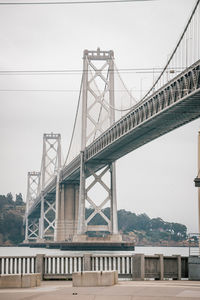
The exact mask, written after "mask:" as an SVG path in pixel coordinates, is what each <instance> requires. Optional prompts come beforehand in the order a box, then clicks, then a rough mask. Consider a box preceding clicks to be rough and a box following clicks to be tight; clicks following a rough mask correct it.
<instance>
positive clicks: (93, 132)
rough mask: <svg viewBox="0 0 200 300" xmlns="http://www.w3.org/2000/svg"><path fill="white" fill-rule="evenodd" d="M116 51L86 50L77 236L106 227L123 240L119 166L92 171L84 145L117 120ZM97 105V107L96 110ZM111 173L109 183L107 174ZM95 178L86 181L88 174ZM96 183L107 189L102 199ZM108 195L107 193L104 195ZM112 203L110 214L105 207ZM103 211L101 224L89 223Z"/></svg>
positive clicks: (80, 237) (117, 238) (112, 234)
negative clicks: (89, 210)
mask: <svg viewBox="0 0 200 300" xmlns="http://www.w3.org/2000/svg"><path fill="white" fill-rule="evenodd" d="M114 88H115V87H114V52H113V51H101V50H100V49H99V48H98V49H97V51H88V50H85V51H84V54H83V86H82V132H81V133H82V134H81V166H80V193H79V207H78V228H77V235H76V236H74V240H76V239H77V240H84V239H85V233H86V232H88V231H96V232H97V231H104V232H109V233H110V239H111V240H121V236H119V235H118V222H117V199H116V168H115V162H114V163H110V162H109V161H108V162H107V165H106V166H105V164H104V168H103V169H102V170H97V171H96V172H94V171H92V168H91V167H90V164H89V163H87V157H86V155H85V149H86V147H87V146H88V144H89V143H90V142H91V141H92V140H94V139H95V138H96V137H97V135H100V134H101V133H103V132H104V130H105V128H104V125H105V123H107V126H108V127H109V126H111V125H112V124H113V123H114V121H115V109H114V107H115V101H114V100H115V99H114V96H115V95H114ZM95 107H96V110H95ZM106 173H108V176H109V177H110V178H109V180H108V183H107V182H105V181H104V179H103V178H104V177H105V175H106ZM90 176H92V177H93V180H92V181H91V182H90V183H89V184H87V179H86V178H87V177H90ZM96 185H100V187H101V189H103V190H104V193H102V197H104V198H103V199H102V201H101V203H98V204H97V203H95V198H96V195H94V194H93V197H92V196H91V194H92V190H93V189H94V187H95V186H96ZM104 195H105V196H104ZM86 202H88V203H89V204H90V208H92V210H93V212H92V213H91V214H90V215H89V216H88V217H87V218H86V215H85V205H86ZM105 205H106V206H107V205H109V206H110V218H109V217H108V216H106V215H105V213H104V211H103V207H104V206H105ZM97 214H98V215H100V216H101V219H102V220H103V224H102V225H90V221H91V220H92V219H93V218H94V217H95V216H96V215H97Z"/></svg>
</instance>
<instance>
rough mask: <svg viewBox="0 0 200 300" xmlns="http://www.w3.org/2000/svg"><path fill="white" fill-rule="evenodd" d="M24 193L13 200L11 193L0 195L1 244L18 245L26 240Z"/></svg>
mask: <svg viewBox="0 0 200 300" xmlns="http://www.w3.org/2000/svg"><path fill="white" fill-rule="evenodd" d="M24 212H25V203H24V202H23V199H22V195H21V194H18V195H16V200H15V201H14V200H13V196H12V194H11V193H9V194H7V195H6V196H5V195H0V245H16V244H18V243H20V242H22V241H23V240H24V229H23V216H24Z"/></svg>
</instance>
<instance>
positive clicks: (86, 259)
mask: <svg viewBox="0 0 200 300" xmlns="http://www.w3.org/2000/svg"><path fill="white" fill-rule="evenodd" d="M91 258H92V254H89V253H87V254H84V255H83V270H84V271H92V259H91Z"/></svg>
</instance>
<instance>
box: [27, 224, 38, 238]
mask: <svg viewBox="0 0 200 300" xmlns="http://www.w3.org/2000/svg"><path fill="white" fill-rule="evenodd" d="M27 226H28V228H27V231H28V235H27V240H37V239H38V237H39V220H38V219H30V220H29V221H28V224H27Z"/></svg>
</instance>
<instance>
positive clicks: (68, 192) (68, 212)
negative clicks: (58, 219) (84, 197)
mask: <svg viewBox="0 0 200 300" xmlns="http://www.w3.org/2000/svg"><path fill="white" fill-rule="evenodd" d="M74 202H75V189H74V185H73V184H66V185H65V207H64V220H65V221H64V222H65V240H69V239H71V240H72V237H73V234H74V220H75V207H74V204H75V203H74Z"/></svg>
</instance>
